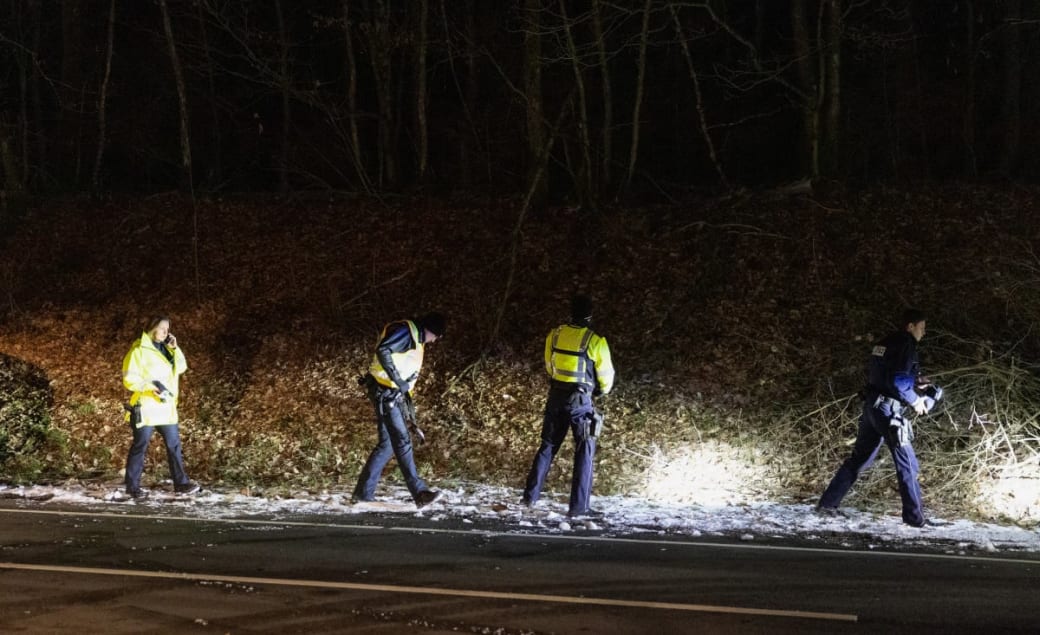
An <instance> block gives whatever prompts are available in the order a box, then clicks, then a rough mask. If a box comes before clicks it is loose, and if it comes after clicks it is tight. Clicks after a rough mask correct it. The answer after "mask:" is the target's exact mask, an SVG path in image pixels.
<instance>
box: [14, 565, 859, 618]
mask: <svg viewBox="0 0 1040 635" xmlns="http://www.w3.org/2000/svg"><path fill="white" fill-rule="evenodd" d="M0 569H15V570H19V571H46V572H50V573H73V574H81V575H108V576H125V577H134V578H162V579H167V580H192V581H215V582H227V583H234V584H250V585H264V584H267V585H278V586H294V587H312V588H321V589H341V590H352V591H382V592H386V593H414V594H420V595H447V596H453V597H468V598H487V599H495V600H510V601H517V600H523V601H527V602H554V603H563V604H590V605H596V606H615V607H622V606H623V607H633V608H643V609H661V610H671V611H696V612H700V613H728V614H735V615H761V616H768V617H786V618H802V619H815V620H832V621H841V622H856V621H858V617H857V616H856V615H850V614H846V613H818V612H814V611H784V610H774V609H756V608H743V607H736V606H714V605H711V604H679V603H674V602H641V601H638V600H612V599H609V598H585V597H574V596H569V595H539V594H535V593H506V592H498V591H472V590H468V589H441V588H433V587H421V586H397V585H392V584H361V583H357V582H330V581H323V580H294V579H291V578H256V577H250V576H237V575H214V574H209V573H176V572H166V571H141V570H138V569H103V568H92V567H66V566H55V565H39V564H20V563H15V562H0Z"/></svg>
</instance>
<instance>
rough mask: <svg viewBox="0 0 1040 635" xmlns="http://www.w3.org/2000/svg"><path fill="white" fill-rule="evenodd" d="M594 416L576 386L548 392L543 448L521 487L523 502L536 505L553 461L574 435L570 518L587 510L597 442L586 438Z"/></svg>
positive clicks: (555, 387) (585, 390)
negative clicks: (568, 437)
mask: <svg viewBox="0 0 1040 635" xmlns="http://www.w3.org/2000/svg"><path fill="white" fill-rule="evenodd" d="M592 413H593V406H592V397H591V395H590V394H589V388H588V387H586V386H582V385H579V384H574V385H569V384H558V383H557V384H554V385H553V386H552V387H551V388H550V389H549V397H548V399H547V400H546V403H545V415H544V417H543V419H542V444H541V446H540V447H539V448H538V453H537V454H535V457H534V462H533V463H532V465H531V471H530V472H529V473H528V475H527V483H526V485H525V486H524V501H525V502H526V503H528V504H533V503H535V502H537V501H538V499H539V497H540V496H541V493H542V487H543V486H544V485H545V477H546V475H547V474H548V473H549V468H550V467H551V466H552V461H553V459H554V458H556V453H557V452H559V451H560V446H561V445H562V444H563V442H564V439H566V437H567V431H568V430H570V431H571V432H573V434H574V474H573V476H572V477H571V499H570V511H569V513H570V514H571V515H572V516H577V515H581V514H583V513H585V512H587V511H588V510H589V496H590V494H591V492H592V461H593V458H594V457H595V455H596V439H595V437H592V436H590V434H589V425H590V419H591V417H592Z"/></svg>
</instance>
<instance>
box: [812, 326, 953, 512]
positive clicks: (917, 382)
mask: <svg viewBox="0 0 1040 635" xmlns="http://www.w3.org/2000/svg"><path fill="white" fill-rule="evenodd" d="M900 325H901V326H900V328H899V330H897V331H895V332H893V333H891V334H890V335H888V336H887V337H885V338H884V339H882V340H881V341H880V342H878V343H877V344H875V346H874V348H873V349H872V350H871V354H870V357H869V360H868V362H867V386H866V389H865V391H864V395H865V399H864V402H863V413H862V415H861V416H860V419H859V432H858V434H857V435H856V443H855V445H854V446H853V449H852V454H851V455H850V456H849V458H848V459H846V460H845V462H844V463H842V464H841V467H839V468H838V471H837V473H836V474H835V475H834V478H833V479H831V482H830V485H828V486H827V489H826V490H825V491H824V492H823V495H822V496H821V497H820V501H819V504H818V505H817V507H816V508H817V511H818V512H820V513H824V514H836V513H837V509H838V505H839V504H841V501H842V499H843V498H844V497H845V495H846V494H847V493H848V491H849V489H850V488H851V487H852V485H853V483H855V482H856V479H857V478H859V475H860V474H862V473H863V471H864V470H866V469H867V468H868V467H870V465H871V464H872V463H873V462H874V458H875V457H876V456H877V453H878V450H879V449H880V448H881V443H882V442H884V443H885V444H886V445H887V446H888V449H889V451H890V452H891V453H892V460H893V461H894V462H895V467H896V478H897V481H898V484H899V496H900V498H901V499H902V503H903V522H904V523H906V524H907V525H911V526H913V527H923V526H924V525H925V524H926V519H925V516H924V511H923V508H922V502H921V486H920V484H919V483H918V482H917V473H918V470H919V469H920V468H919V466H918V463H917V456H916V455H915V454H914V448H913V446H912V445H911V441H912V440H913V432H912V428H911V423H910V421H909V420H908V419H907V418H906V417H905V416H904V413H906V412H909V411H911V410H912V411H913V412H914V413H916V414H918V415H921V414H925V413H927V412H928V410H929V409H930V408H931V406H932V405H933V404H934V399H936V398H937V397H935V394H936V390H935V387H934V386H932V385H931V382H930V381H929V380H928V379H927V378H924V377H921V376H920V363H919V361H918V355H917V344H918V342H920V341H921V338H923V337H924V335H925V327H926V320H925V314H924V313H922V312H921V311H919V310H917V309H907V310H906V311H905V312H904V313H903V315H902V318H901V320H900ZM919 391H922V392H928V393H930V394H931V395H932V397H928V396H926V395H925V394H921V393H920V392H919ZM938 394H939V395H941V391H939V393H938Z"/></svg>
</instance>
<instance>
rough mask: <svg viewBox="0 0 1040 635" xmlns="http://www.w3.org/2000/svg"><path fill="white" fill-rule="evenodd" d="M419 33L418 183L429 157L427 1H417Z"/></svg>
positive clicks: (417, 87)
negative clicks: (427, 124)
mask: <svg viewBox="0 0 1040 635" xmlns="http://www.w3.org/2000/svg"><path fill="white" fill-rule="evenodd" d="M418 11H419V33H418V34H417V35H418V39H417V41H416V44H415V47H416V51H415V53H416V63H415V123H416V132H417V134H418V135H419V165H418V171H419V174H418V181H419V183H422V182H423V181H425V179H426V162H427V160H428V156H429V137H428V134H427V129H426V128H427V126H426V46H427V45H426V31H427V22H428V20H429V15H430V8H429V2H428V0H419V6H418Z"/></svg>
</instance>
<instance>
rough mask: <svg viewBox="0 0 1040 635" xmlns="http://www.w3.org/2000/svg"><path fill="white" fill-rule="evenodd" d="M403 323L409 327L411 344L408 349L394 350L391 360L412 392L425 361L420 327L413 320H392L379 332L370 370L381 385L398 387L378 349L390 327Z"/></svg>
mask: <svg viewBox="0 0 1040 635" xmlns="http://www.w3.org/2000/svg"><path fill="white" fill-rule="evenodd" d="M402 323H403V324H404V325H405V326H406V327H408V334H409V335H410V336H411V344H410V346H409V348H407V350H404V351H399V352H392V353H391V354H390V361H391V362H392V363H393V365H394V368H395V369H396V370H397V374H398V375H400V377H401V379H403V380H404V381H405V382H406V383H407V384H408V391H409V392H411V390H412V389H413V388H415V382H416V380H417V379H418V378H419V370H421V369H422V363H423V342H422V339H421V337H420V334H419V327H418V325H416V323H415V322H413V321H412V320H402V321H401V322H391V323H390V324H387V325H386V326H384V327H383V332H382V333H380V334H379V342H377V343H376V350H377V353H376V354H375V355H373V356H372V364H371V365H370V366H369V368H368V372H369V374H370V375H372V376H373V377H375V379H376V382H378V383H379V384H380V385H381V386H386V387H387V388H397V387H398V386H397V384H395V383H394V380H393V379H391V378H390V374H389V373H387V372H386V369H385V368H383V363H382V362H380V361H379V354H378V349H379V346H380V344H382V342H383V341H384V340H385V339H386V334H387V331H388V330H389V329H390V327H391V326H394V325H395V324H402Z"/></svg>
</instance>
